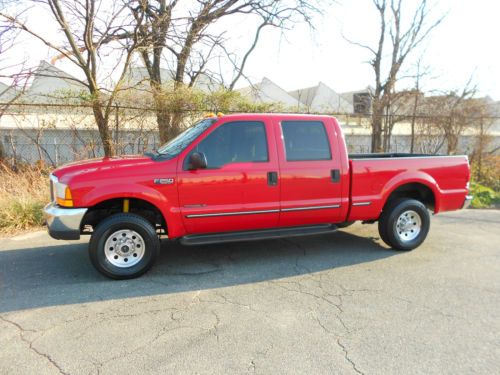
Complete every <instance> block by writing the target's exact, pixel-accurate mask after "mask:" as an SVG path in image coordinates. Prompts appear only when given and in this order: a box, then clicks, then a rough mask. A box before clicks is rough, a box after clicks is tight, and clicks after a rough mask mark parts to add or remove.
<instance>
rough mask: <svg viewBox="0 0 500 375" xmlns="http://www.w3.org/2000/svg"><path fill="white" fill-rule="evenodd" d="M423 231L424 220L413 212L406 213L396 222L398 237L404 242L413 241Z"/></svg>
mask: <svg viewBox="0 0 500 375" xmlns="http://www.w3.org/2000/svg"><path fill="white" fill-rule="evenodd" d="M421 230H422V219H421V218H420V215H419V214H418V213H417V212H415V211H413V210H408V211H404V212H403V213H402V214H401V215H399V217H398V220H397V221H396V235H397V236H398V237H399V239H400V240H401V241H402V242H409V241H413V240H414V239H415V238H417V237H418V235H419V234H420V232H421Z"/></svg>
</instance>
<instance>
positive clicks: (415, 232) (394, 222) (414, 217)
mask: <svg viewBox="0 0 500 375" xmlns="http://www.w3.org/2000/svg"><path fill="white" fill-rule="evenodd" d="M430 223H431V219H430V215H429V211H428V210H427V208H426V207H425V205H424V204H423V203H422V202H420V201H417V200H415V199H408V198H406V199H398V200H395V201H394V202H390V203H389V204H388V205H387V207H385V208H384V210H383V211H382V214H381V215H380V218H379V222H378V232H379V234H380V238H381V239H382V240H383V241H384V242H385V243H386V244H387V245H389V246H390V247H392V248H393V249H395V250H405V251H407V250H413V249H415V248H416V247H418V246H420V244H421V243H422V242H424V240H425V238H426V237H427V234H428V233H429V228H430Z"/></svg>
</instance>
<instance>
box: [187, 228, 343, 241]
mask: <svg viewBox="0 0 500 375" xmlns="http://www.w3.org/2000/svg"><path fill="white" fill-rule="evenodd" d="M336 230H337V226H336V225H334V224H321V225H310V226H306V227H291V228H273V229H259V230H248V231H240V232H227V233H208V234H191V235H188V236H184V237H182V238H181V239H180V242H181V244H183V245H190V246H191V245H207V244H212V243H224V242H238V241H258V240H268V239H273V238H282V237H298V236H309V235H313V234H324V233H332V232H335V231H336Z"/></svg>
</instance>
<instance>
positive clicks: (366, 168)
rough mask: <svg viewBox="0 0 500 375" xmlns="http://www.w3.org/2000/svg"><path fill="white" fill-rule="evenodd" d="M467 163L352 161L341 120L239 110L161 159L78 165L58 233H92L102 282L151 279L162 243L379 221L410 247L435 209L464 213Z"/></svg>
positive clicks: (68, 178)
mask: <svg viewBox="0 0 500 375" xmlns="http://www.w3.org/2000/svg"><path fill="white" fill-rule="evenodd" d="M469 177H470V169H469V163H468V159H467V157H466V156H428V155H415V154H363V155H348V154H347V148H346V144H345V140H344V136H343V134H342V130H341V128H340V126H339V124H338V122H337V120H336V119H335V118H334V117H330V116H312V115H290V114H235V115H227V116H219V117H209V118H205V119H203V120H201V121H200V122H198V123H196V124H195V125H193V126H192V127H190V128H188V129H187V130H186V131H184V132H183V133H182V134H180V135H179V136H178V137H176V138H175V139H173V140H171V141H170V142H169V143H167V144H165V145H164V146H162V147H160V148H159V149H158V150H157V151H155V152H154V153H150V154H146V155H144V156H122V157H114V158H103V159H94V160H87V161H83V162H77V163H73V164H68V165H66V166H64V167H62V168H59V169H57V170H55V171H54V172H53V174H52V175H51V178H50V179H51V191H52V202H51V203H50V204H48V205H47V206H46V207H45V209H44V212H45V217H46V222H47V224H48V230H49V233H50V235H51V236H52V237H53V238H56V239H66V240H70V239H75V240H76V239H79V238H80V235H81V234H89V235H91V239H90V243H89V254H90V259H91V261H92V263H93V264H94V266H95V267H96V268H97V269H98V270H99V271H100V272H101V273H103V274H104V275H106V276H108V277H111V278H116V279H125V278H132V277H137V276H139V275H141V274H143V273H144V272H146V271H147V270H148V269H149V268H150V267H151V266H152V264H153V262H154V260H155V258H156V257H157V256H158V253H159V251H160V237H161V236H168V239H169V240H176V239H177V240H179V241H180V242H181V243H182V244H185V245H200V244H208V243H222V242H229V241H245V240H257V239H264V238H278V237H285V236H300V235H309V234H319V233H326V232H333V231H335V230H336V229H337V228H338V227H342V226H345V225H348V224H349V223H351V222H354V221H356V220H362V221H363V222H368V223H372V222H376V221H378V229H379V233H380V237H381V238H382V239H383V241H384V242H385V243H387V244H388V245H389V246H391V247H392V248H394V249H397V250H411V249H414V248H415V247H417V246H419V245H420V244H421V243H422V242H423V241H424V239H425V238H426V236H427V233H428V231H429V226H430V216H429V210H432V211H433V212H434V213H438V212H442V211H450V210H457V209H460V208H464V207H466V206H467V205H468V204H469V203H470V201H471V199H472V197H471V196H469V195H468V187H469Z"/></svg>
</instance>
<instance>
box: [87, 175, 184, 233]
mask: <svg viewBox="0 0 500 375" xmlns="http://www.w3.org/2000/svg"><path fill="white" fill-rule="evenodd" d="M123 198H136V199H141V200H144V201H146V202H148V203H150V204H152V205H153V206H155V207H156V208H158V210H159V211H160V212H161V214H162V215H163V218H164V219H165V221H166V223H167V229H168V235H169V237H177V236H179V235H182V233H183V232H184V228H183V225H182V224H181V223H182V220H181V218H180V210H179V209H178V208H177V201H176V200H175V198H176V196H175V194H174V196H173V197H171V198H170V199H169V198H168V197H166V196H165V195H164V194H162V193H161V192H159V191H158V190H156V189H153V188H152V187H150V186H147V185H140V184H120V185H116V184H106V185H100V186H99V187H95V188H93V189H91V190H89V191H88V192H87V193H85V194H84V195H83V196H82V197H81V198H80V199H79V201H78V206H79V207H87V208H90V207H94V206H95V205H97V204H99V203H102V202H104V201H107V200H110V199H123Z"/></svg>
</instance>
